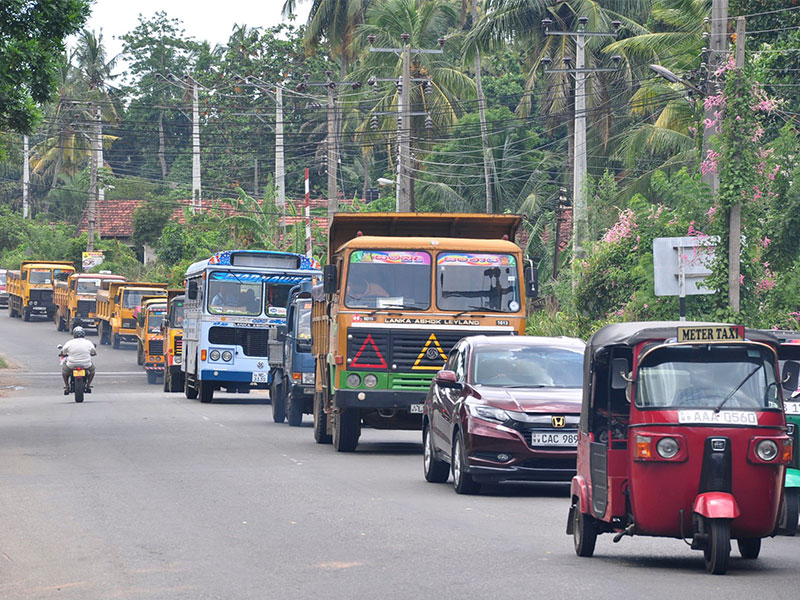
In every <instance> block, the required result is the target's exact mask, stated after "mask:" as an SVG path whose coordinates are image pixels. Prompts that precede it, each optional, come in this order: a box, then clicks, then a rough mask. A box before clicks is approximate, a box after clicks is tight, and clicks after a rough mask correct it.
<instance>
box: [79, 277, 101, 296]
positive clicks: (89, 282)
mask: <svg viewBox="0 0 800 600" xmlns="http://www.w3.org/2000/svg"><path fill="white" fill-rule="evenodd" d="M99 287H100V280H99V279H78V286H77V292H78V293H79V294H94V293H97V290H98V288H99Z"/></svg>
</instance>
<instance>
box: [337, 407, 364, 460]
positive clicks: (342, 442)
mask: <svg viewBox="0 0 800 600" xmlns="http://www.w3.org/2000/svg"><path fill="white" fill-rule="evenodd" d="M359 437H361V413H360V412H359V410H358V409H357V408H342V409H339V412H337V413H335V414H334V416H333V447H334V448H336V451H337V452H353V451H354V450H355V449H356V446H358V438H359Z"/></svg>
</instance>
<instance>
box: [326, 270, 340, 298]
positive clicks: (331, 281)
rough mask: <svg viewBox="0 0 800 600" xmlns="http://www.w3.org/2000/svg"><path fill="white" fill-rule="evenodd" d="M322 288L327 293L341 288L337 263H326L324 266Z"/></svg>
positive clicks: (332, 292)
mask: <svg viewBox="0 0 800 600" xmlns="http://www.w3.org/2000/svg"><path fill="white" fill-rule="evenodd" d="M322 289H323V290H324V291H325V293H326V294H335V293H336V292H337V291H338V289H339V274H338V273H337V270H336V265H325V266H324V267H323V268H322Z"/></svg>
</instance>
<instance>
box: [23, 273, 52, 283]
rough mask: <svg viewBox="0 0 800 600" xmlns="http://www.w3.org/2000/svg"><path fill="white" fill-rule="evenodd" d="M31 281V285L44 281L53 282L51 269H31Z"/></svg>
mask: <svg viewBox="0 0 800 600" xmlns="http://www.w3.org/2000/svg"><path fill="white" fill-rule="evenodd" d="M29 277H30V279H29V282H30V284H31V285H39V284H42V283H53V281H52V279H50V277H51V272H50V269H31V271H30V275H29Z"/></svg>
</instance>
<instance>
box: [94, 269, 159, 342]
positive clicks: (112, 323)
mask: <svg viewBox="0 0 800 600" xmlns="http://www.w3.org/2000/svg"><path fill="white" fill-rule="evenodd" d="M166 295H167V284H166V283H149V282H141V281H107V282H104V283H103V289H101V290H98V292H97V319H98V325H97V333H98V335H99V336H100V343H101V344H111V345H112V346H113V347H114V348H119V346H120V344H121V343H122V342H130V343H133V344H135V343H137V342H138V341H139V338H138V336H137V335H136V313H137V312H138V309H139V306H140V305H141V303H142V298H143V297H144V296H165V297H166Z"/></svg>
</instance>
